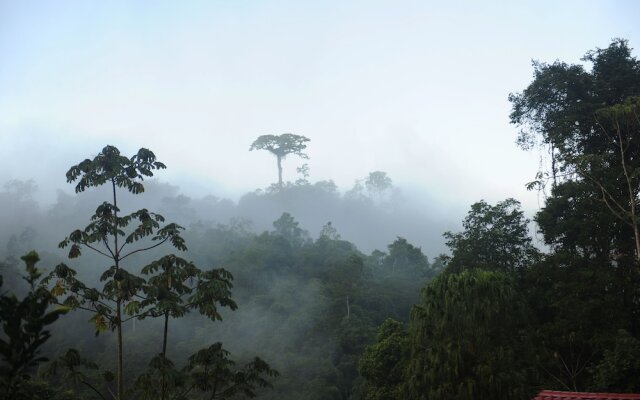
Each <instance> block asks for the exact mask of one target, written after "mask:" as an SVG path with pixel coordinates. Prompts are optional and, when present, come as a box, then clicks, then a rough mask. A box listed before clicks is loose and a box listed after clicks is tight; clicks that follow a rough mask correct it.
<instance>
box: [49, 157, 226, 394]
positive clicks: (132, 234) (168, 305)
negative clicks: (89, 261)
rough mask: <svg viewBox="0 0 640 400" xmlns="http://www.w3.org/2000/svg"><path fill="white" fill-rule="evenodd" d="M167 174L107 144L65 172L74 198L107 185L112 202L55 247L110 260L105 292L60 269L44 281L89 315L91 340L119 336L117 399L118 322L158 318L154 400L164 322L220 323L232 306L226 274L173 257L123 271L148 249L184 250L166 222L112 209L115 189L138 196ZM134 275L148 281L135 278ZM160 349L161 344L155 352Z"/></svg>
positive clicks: (120, 389) (175, 228)
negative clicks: (193, 317)
mask: <svg viewBox="0 0 640 400" xmlns="http://www.w3.org/2000/svg"><path fill="white" fill-rule="evenodd" d="M164 168H166V167H165V165H164V164H162V163H161V162H159V161H157V160H156V156H155V155H154V154H153V152H151V151H150V150H147V149H144V148H143V149H140V150H139V151H138V152H137V154H135V155H134V156H133V157H131V158H128V157H125V156H122V155H121V154H120V151H119V150H118V149H117V148H115V147H113V146H106V147H105V148H103V149H102V151H101V152H100V153H99V154H98V155H97V156H96V157H95V158H93V159H92V160H90V159H86V160H84V161H82V162H81V163H79V164H78V165H74V166H72V167H71V169H69V172H67V181H68V182H74V181H78V183H77V184H76V188H75V190H76V192H83V191H85V190H87V189H89V188H92V187H98V186H102V185H108V186H109V188H110V192H111V195H110V199H109V200H110V201H104V202H103V203H102V204H101V205H100V206H98V208H97V209H96V212H95V214H94V215H93V216H92V217H91V222H90V223H89V225H87V226H86V227H85V228H84V229H77V230H75V231H73V232H71V234H69V236H68V237H66V238H65V239H64V240H63V241H62V242H61V243H60V247H70V250H69V257H70V258H76V257H79V256H80V255H81V251H82V249H83V248H87V249H90V250H92V251H94V252H96V253H98V254H100V255H102V256H104V257H105V258H106V259H107V260H108V263H109V264H108V265H109V266H108V267H107V268H106V270H105V271H104V272H103V273H102V275H101V277H100V280H101V281H102V282H104V286H103V287H102V288H101V289H100V288H92V287H90V286H88V285H86V284H85V283H83V282H81V281H80V280H78V279H77V278H76V277H75V276H76V271H74V270H73V269H71V268H69V267H68V266H66V265H65V264H59V265H58V266H56V268H55V270H54V271H53V272H52V273H51V275H50V277H49V279H55V286H54V287H53V289H52V293H53V294H54V295H55V296H58V297H61V296H64V299H63V300H62V301H61V303H62V304H63V305H66V306H68V307H71V308H77V309H83V310H86V311H89V312H91V313H92V314H93V317H92V318H91V320H92V321H93V322H94V323H95V326H96V334H98V333H101V332H105V331H107V330H109V329H111V330H115V331H116V334H117V350H116V359H117V362H116V364H117V374H116V382H117V392H116V398H117V400H122V399H123V398H124V381H125V374H124V362H123V355H124V349H123V337H122V336H123V329H122V328H123V323H125V322H126V321H128V320H131V319H133V318H137V319H143V318H147V317H162V318H164V335H163V342H162V346H161V349H162V351H161V352H160V355H159V361H158V363H159V364H160V365H162V368H161V369H160V371H161V376H162V377H161V379H160V382H159V388H160V391H159V392H160V393H159V396H158V397H159V398H163V399H164V398H165V395H166V392H167V389H168V388H167V379H166V377H165V375H166V370H167V369H168V366H170V365H171V363H170V362H169V361H168V360H167V359H166V353H167V330H168V323H169V319H170V318H172V317H173V318H175V317H180V316H182V315H184V314H186V313H187V312H189V311H190V310H191V309H197V310H198V311H199V312H200V313H201V314H203V315H206V316H207V317H209V318H210V319H212V320H216V319H221V316H220V314H219V312H218V310H217V306H218V305H219V306H228V307H230V308H232V309H234V308H235V307H236V305H235V303H234V302H233V301H232V300H231V298H230V294H231V293H230V288H231V279H232V277H231V274H230V273H228V272H227V271H225V270H223V269H214V270H209V271H202V270H200V269H198V268H197V267H195V265H193V264H192V263H191V262H188V261H186V260H184V259H182V258H180V257H177V256H175V255H173V254H169V255H165V256H163V257H162V258H160V259H159V260H157V261H154V262H152V263H150V264H149V265H147V266H146V267H143V266H135V265H133V266H132V265H129V264H130V263H131V260H132V258H129V257H131V256H133V255H135V254H138V253H141V252H145V251H148V250H151V249H154V248H156V247H158V246H160V245H162V244H164V243H167V242H168V243H170V244H172V245H173V246H174V247H175V248H176V249H178V250H183V251H184V250H186V249H187V247H186V245H185V242H184V240H183V238H182V237H181V236H180V233H181V231H182V230H183V229H184V228H182V227H181V226H179V225H177V224H175V223H168V224H165V225H161V224H163V223H164V218H163V217H162V216H161V215H159V214H156V213H153V212H150V211H148V210H147V209H145V208H143V209H140V210H137V211H134V212H132V213H129V214H122V213H121V210H120V206H119V203H118V200H119V197H118V194H119V193H120V192H119V190H120V189H122V188H124V189H126V190H127V191H129V192H130V193H132V194H139V193H142V192H144V186H143V185H142V181H143V180H144V178H145V177H150V176H153V171H154V170H157V169H164ZM136 271H141V272H142V274H144V275H146V276H148V278H145V277H143V276H138V275H136V274H135V272H136ZM159 347H160V346H159Z"/></svg>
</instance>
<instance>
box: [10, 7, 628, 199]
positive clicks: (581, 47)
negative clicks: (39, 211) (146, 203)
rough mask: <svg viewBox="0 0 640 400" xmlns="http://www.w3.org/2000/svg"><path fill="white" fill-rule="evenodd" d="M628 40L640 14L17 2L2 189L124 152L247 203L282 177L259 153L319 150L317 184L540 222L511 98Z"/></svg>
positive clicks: (168, 175)
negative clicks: (299, 147)
mask: <svg viewBox="0 0 640 400" xmlns="http://www.w3.org/2000/svg"><path fill="white" fill-rule="evenodd" d="M614 37H624V38H627V39H629V40H630V44H631V46H632V47H634V46H635V47H637V48H640V2H635V1H611V0H609V1H582V0H580V1H557V0H554V1H539V0H537V1H526V2H525V1H499V2H489V1H481V2H479V1H466V2H458V1H446V2H445V1H438V2H436V1H371V0H367V1H344V0H340V1H316V2H311V1H239V0H234V1H231V0H229V1H155V0H154V1H150V0H149V1H130V0H127V1H88V0H79V1H28V0H20V1H18V0H0V181H6V180H8V179H25V178H30V177H31V178H34V179H36V181H37V182H38V183H39V185H40V187H41V192H43V191H44V192H45V193H44V195H45V197H46V196H48V194H50V196H51V197H52V198H53V196H54V191H55V190H54V189H55V188H58V187H60V188H63V187H65V186H67V185H66V184H65V181H64V173H65V172H66V169H67V168H68V167H69V166H70V165H72V164H75V163H77V162H78V161H80V160H81V159H83V158H86V157H89V156H92V155H95V154H96V153H97V152H98V151H99V150H100V149H101V148H102V146H104V145H105V144H113V145H116V146H118V147H119V148H121V150H123V152H124V153H126V154H131V153H132V152H134V151H135V150H136V149H137V148H139V147H148V148H150V149H151V150H153V151H154V152H155V153H156V154H157V155H158V157H159V159H160V160H162V161H164V162H165V163H166V164H167V165H168V167H169V169H168V170H167V171H166V172H163V173H162V175H161V176H160V178H161V179H162V180H165V181H169V182H171V183H174V184H177V185H180V186H182V187H183V188H184V189H185V190H186V191H187V192H188V191H189V190H192V193H193V194H195V195H200V194H204V193H207V192H211V193H213V194H217V195H227V196H232V197H234V196H237V195H238V194H240V193H242V192H245V191H249V190H253V189H255V188H258V187H265V186H267V185H269V184H270V183H271V182H273V181H275V180H276V177H277V173H276V166H275V160H274V159H273V158H272V157H271V156H270V155H269V154H268V153H265V152H249V151H248V148H249V145H250V144H251V142H252V141H253V140H254V139H255V138H256V137H257V136H259V135H263V134H280V133H285V132H291V133H295V134H300V135H305V136H307V137H309V138H310V139H311V142H310V145H309V148H308V154H309V155H310V160H309V161H308V163H309V165H310V168H311V180H313V181H315V180H320V179H333V180H334V181H335V182H336V183H337V184H338V186H339V187H340V188H341V189H348V188H350V187H351V186H352V185H353V182H354V180H355V179H357V178H361V177H364V176H366V175H367V174H368V172H370V171H373V170H383V171H386V172H387V173H388V174H389V175H390V176H391V178H392V179H393V180H394V181H395V182H396V183H397V184H398V185H400V186H402V187H406V188H411V189H410V190H417V191H422V192H424V193H427V194H429V195H430V196H431V197H436V198H438V199H440V200H441V201H443V202H451V203H455V204H459V205H463V206H464V207H467V206H468V205H469V204H471V203H472V202H474V201H477V200H479V199H482V198H484V199H487V200H489V201H491V202H493V201H497V200H501V199H504V198H506V197H515V198H517V199H520V200H521V201H522V202H523V203H524V205H525V208H527V209H529V210H532V209H536V208H538V206H539V205H540V203H539V201H538V196H537V194H536V193H531V192H527V191H526V190H525V189H524V184H525V183H526V182H528V181H530V180H532V179H533V177H534V175H535V173H536V170H537V168H538V164H539V155H538V154H537V153H535V152H533V153H525V152H523V151H521V150H520V149H518V148H517V147H516V145H515V143H514V141H515V138H516V134H517V129H516V127H514V126H511V125H510V124H509V118H508V115H509V112H510V104H509V102H508V101H507V96H508V94H509V92H516V91H520V90H522V89H524V88H525V87H526V85H527V84H528V83H529V82H530V81H531V79H532V67H531V60H532V59H537V60H540V61H553V60H555V59H560V60H564V61H567V62H579V59H580V57H581V56H582V55H583V54H584V53H585V52H586V51H588V50H590V49H594V48H595V47H606V46H607V45H608V44H609V43H610V39H612V38H614ZM635 54H636V55H638V54H639V53H638V51H635ZM301 163H302V161H301V160H299V159H296V158H290V159H287V160H286V162H285V165H284V168H285V171H284V172H285V179H290V180H295V179H296V176H295V167H296V166H299V165H300V164H301ZM0 183H2V182H0Z"/></svg>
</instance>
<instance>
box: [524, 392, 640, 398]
mask: <svg viewBox="0 0 640 400" xmlns="http://www.w3.org/2000/svg"><path fill="white" fill-rule="evenodd" d="M533 400H640V394H630V393H585V392H557V391H553V390H543V391H542V392H540V393H539V394H538V396H536V397H535V398H534V399H533Z"/></svg>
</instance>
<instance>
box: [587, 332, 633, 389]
mask: <svg viewBox="0 0 640 400" xmlns="http://www.w3.org/2000/svg"><path fill="white" fill-rule="evenodd" d="M594 387H595V390H601V391H622V392H624V393H632V392H636V393H637V392H638V391H640V340H638V339H637V338H635V337H633V336H631V334H629V332H627V331H625V330H620V331H618V335H617V337H616V340H615V344H614V347H613V349H612V350H606V351H605V352H604V357H603V358H602V360H601V361H600V363H598V365H597V366H596V368H595V371H594Z"/></svg>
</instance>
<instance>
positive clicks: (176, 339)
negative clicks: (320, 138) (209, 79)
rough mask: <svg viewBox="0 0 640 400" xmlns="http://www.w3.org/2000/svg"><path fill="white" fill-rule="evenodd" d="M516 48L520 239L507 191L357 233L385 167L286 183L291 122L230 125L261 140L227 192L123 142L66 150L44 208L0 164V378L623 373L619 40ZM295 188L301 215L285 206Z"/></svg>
mask: <svg viewBox="0 0 640 400" xmlns="http://www.w3.org/2000/svg"><path fill="white" fill-rule="evenodd" d="M533 69H534V71H533V73H534V75H533V80H532V81H531V83H530V84H529V85H528V86H527V87H525V88H523V89H521V91H516V92H514V93H512V94H511V95H509V100H510V102H511V106H512V109H511V114H510V115H509V116H507V115H505V118H510V120H511V122H512V124H513V126H514V132H515V131H516V130H517V131H518V132H519V133H518V135H517V139H516V145H517V146H519V147H521V148H522V149H523V150H524V151H535V152H540V153H541V154H544V155H545V160H548V163H545V164H544V165H541V169H540V171H538V172H537V174H536V171H532V175H533V174H536V175H535V180H534V181H532V182H529V183H526V182H523V185H524V184H526V185H527V187H528V188H529V189H530V190H538V191H540V193H541V194H542V195H543V196H544V204H543V205H542V207H541V208H540V210H539V211H537V213H536V214H535V215H534V216H533V222H535V227H536V228H535V229H536V230H537V232H538V233H539V234H540V235H541V236H542V237H543V239H544V245H543V246H536V245H534V242H533V240H532V236H531V235H532V232H531V231H530V227H531V226H532V225H533V224H532V221H530V220H529V219H528V218H527V217H526V216H525V213H524V212H523V210H522V209H521V205H520V203H519V202H518V201H517V200H516V199H511V198H509V199H504V200H502V201H499V202H496V203H495V204H490V203H488V202H486V201H484V200H479V201H477V202H476V203H474V204H472V205H470V208H469V210H468V213H467V215H466V216H464V217H463V218H462V229H461V230H459V231H447V232H438V234H443V235H444V238H445V240H446V245H447V247H448V252H447V253H446V254H429V255H428V256H427V255H426V254H424V252H423V250H422V248H421V247H420V246H417V245H415V244H412V243H410V242H409V241H408V240H407V239H406V238H404V237H401V236H398V237H396V239H395V240H392V241H391V242H390V243H388V244H387V246H386V247H383V248H381V249H373V250H371V249H363V248H362V246H361V247H358V246H357V245H356V244H355V243H353V242H350V241H348V240H345V239H344V238H343V236H342V235H343V234H344V232H355V231H354V230H353V227H354V226H361V227H365V229H364V230H365V231H366V230H368V231H370V234H373V233H371V232H374V231H377V230H382V229H388V230H392V229H394V227H395V226H397V223H398V220H399V218H400V221H402V218H403V217H402V216H401V215H400V214H397V212H396V211H394V208H393V207H392V204H393V202H394V201H396V197H395V196H394V192H393V182H392V180H391V178H390V177H388V176H387V175H386V174H385V173H384V172H382V171H373V172H371V173H370V174H369V176H367V177H365V178H364V179H363V180H362V181H359V182H358V183H357V184H356V185H355V186H354V188H353V189H352V190H350V191H348V192H346V193H340V192H339V191H338V190H337V187H336V186H335V184H333V182H331V181H321V182H315V183H312V182H310V181H309V180H308V179H307V178H308V174H307V173H306V171H307V170H306V168H307V167H306V164H305V166H303V167H302V168H300V169H299V171H298V172H299V173H300V174H301V178H300V179H298V180H297V181H295V182H285V181H283V178H282V168H283V166H282V160H283V159H284V158H285V157H286V156H299V157H302V158H307V156H306V154H305V153H304V149H305V148H306V147H307V146H312V142H311V141H310V140H309V139H308V138H306V137H304V136H301V135H295V134H282V135H264V136H260V137H258V138H257V139H256V141H255V142H254V143H253V144H251V146H250V149H251V150H266V151H268V152H270V153H271V154H273V155H274V156H275V157H276V162H277V168H278V169H277V173H278V174H277V177H278V181H277V183H275V184H273V185H272V186H270V187H269V188H266V189H264V190H257V191H255V192H251V193H247V194H246V195H245V196H243V197H242V198H241V199H240V200H239V201H238V202H237V203H234V202H232V201H229V200H224V199H219V198H215V197H212V196H210V197H207V198H204V199H199V200H198V199H190V198H188V197H186V196H184V195H181V194H179V192H178V191H177V188H175V187H173V186H171V185H168V184H165V183H162V182H161V181H158V180H156V178H157V177H161V174H162V170H164V169H165V168H167V167H170V166H165V164H163V163H162V162H161V160H159V159H158V158H156V154H154V153H153V151H152V150H150V149H146V148H142V149H140V150H139V151H138V152H137V153H135V154H122V153H121V152H120V150H119V149H118V148H117V147H116V146H112V145H107V146H105V147H104V148H103V149H101V150H100V149H96V151H99V152H98V153H97V155H94V156H91V158H86V159H85V158H84V157H87V156H88V155H78V158H77V159H76V160H69V165H70V168H69V171H68V172H67V175H66V181H67V182H68V183H69V184H70V185H72V187H73V188H74V189H75V192H76V195H75V196H71V195H68V194H64V193H62V192H60V193H59V195H58V200H57V202H56V203H55V204H54V205H53V206H51V207H50V208H48V209H42V208H40V207H39V206H38V204H36V202H35V200H34V199H33V191H34V190H35V186H34V183H33V182H30V181H11V182H8V183H7V184H6V185H5V186H4V190H3V191H2V192H0V204H1V207H0V221H1V225H2V232H1V233H0V235H1V236H0V240H1V241H2V244H3V247H2V248H0V260H2V261H1V263H0V273H1V276H2V279H1V280H0V324H1V326H2V332H1V334H0V357H1V359H0V362H1V364H0V393H1V395H0V396H2V398H6V399H116V400H124V399H163V400H164V399H175V400H177V399H236V398H238V399H239V398H253V397H257V398H262V399H301V400H302V399H307V400H311V399H318V400H320V399H328V400H332V399H335V400H347V399H351V400H355V399H362V400H364V399H369V400H383V399H388V400H392V399H460V400H467V399H468V400H471V399H476V400H477V399H487V400H488V399H492V400H498V399H531V398H532V397H533V396H534V395H535V394H536V393H537V392H539V391H540V390H542V389H555V390H567V391H603V392H634V391H635V392H640V322H639V321H640V215H639V213H640V209H639V207H640V197H639V195H640V61H638V60H637V59H636V58H635V57H633V55H632V50H631V48H630V46H629V44H628V43H627V42H626V41H625V40H622V39H617V40H614V41H612V42H611V44H610V45H609V46H608V47H606V48H602V49H595V50H592V51H589V52H587V53H586V55H585V56H584V58H583V63H581V64H567V63H565V62H562V61H555V62H553V63H541V62H537V63H534V65H533ZM514 89H516V90H517V89H519V88H514ZM515 136H516V135H515V134H514V137H515ZM634 138H635V141H634V140H633V139H634ZM150 147H152V146H150ZM274 176H275V174H274ZM64 179H65V177H61V180H64ZM425 206H426V205H425ZM309 210H311V211H313V213H314V215H316V216H319V217H317V218H322V219H323V220H322V221H318V220H317V219H316V220H314V219H307V220H306V222H305V223H308V224H310V225H311V224H314V225H313V226H305V225H303V224H302V223H301V220H299V219H298V217H297V216H298V215H301V214H304V213H305V211H306V212H307V213H308V212H309ZM266 218H271V219H270V221H269V223H268V224H265V223H264V220H265V219H266ZM256 221H258V223H257V224H256ZM336 221H340V223H339V224H338V223H336ZM392 221H395V222H392ZM265 225H267V226H266V228H265V229H263V228H262V227H264V226H265ZM256 227H260V228H258V229H256ZM423 228H424V230H425V231H432V230H433V229H434V227H432V226H424V227H423ZM310 231H313V232H314V233H313V234H311V233H310ZM363 234H364V233H363ZM392 234H394V233H392ZM394 235H395V234H394ZM350 237H351V236H350Z"/></svg>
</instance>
